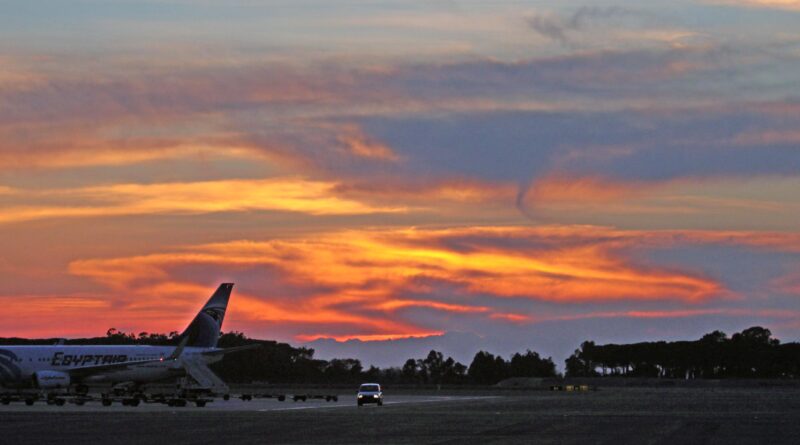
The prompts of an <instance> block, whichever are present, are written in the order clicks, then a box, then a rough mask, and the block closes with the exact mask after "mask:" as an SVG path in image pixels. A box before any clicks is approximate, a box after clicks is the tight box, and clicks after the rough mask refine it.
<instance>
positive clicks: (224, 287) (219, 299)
mask: <svg viewBox="0 0 800 445" xmlns="http://www.w3.org/2000/svg"><path fill="white" fill-rule="evenodd" d="M232 290H233V283H222V284H220V286H219V288H217V291H216V292H214V295H212V296H211V298H209V299H208V302H207V303H206V305H205V306H203V308H202V309H200V312H198V313H197V316H196V317H194V320H192V322H191V323H190V324H189V327H187V328H186V330H185V331H183V333H182V334H181V338H186V337H188V341H187V342H186V346H191V347H201V348H213V347H216V346H217V341H218V340H219V333H220V331H221V330H222V320H223V319H224V318H225V309H226V308H227V307H228V299H229V298H230V296H231V291H232Z"/></svg>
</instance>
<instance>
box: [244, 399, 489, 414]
mask: <svg viewBox="0 0 800 445" xmlns="http://www.w3.org/2000/svg"><path fill="white" fill-rule="evenodd" d="M434 397H435V398H426V399H424V400H395V401H386V402H383V404H384V405H404V404H409V403H417V404H419V403H436V402H453V401H459V402H460V401H464V402H467V401H471V400H488V399H499V398H501V396H465V397H461V396H434ZM370 405H374V404H370ZM357 407H358V406H357V405H355V404H353V405H351V404H343V405H317V406H314V405H312V406H293V407H291V408H283V407H280V408H264V409H259V410H257V411H258V412H269V411H292V410H302V409H326V408H357Z"/></svg>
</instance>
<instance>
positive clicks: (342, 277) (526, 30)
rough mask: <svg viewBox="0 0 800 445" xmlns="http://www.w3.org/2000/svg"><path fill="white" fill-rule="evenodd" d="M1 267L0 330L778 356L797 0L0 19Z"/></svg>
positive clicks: (255, 3) (380, 6)
mask: <svg viewBox="0 0 800 445" xmlns="http://www.w3.org/2000/svg"><path fill="white" fill-rule="evenodd" d="M0 246H2V253H0V301H2V303H3V307H4V310H3V314H2V315H0V336H4V337H8V336H24V337H53V336H56V337H63V336H67V337H74V336H94V335H103V334H105V332H106V330H107V329H108V328H110V327H115V328H117V329H119V330H122V331H126V332H130V331H133V332H141V331H147V332H169V331H174V330H181V329H182V328H183V327H184V326H185V324H186V323H187V322H188V321H189V319H191V318H192V317H193V316H194V314H195V312H196V311H197V309H198V308H199V306H200V305H202V303H203V302H204V301H205V299H206V298H207V297H208V296H209V295H210V294H211V293H212V292H213V290H214V288H215V287H216V286H217V285H218V284H219V283H220V282H223V281H232V282H235V283H236V288H235V290H234V294H233V297H232V300H231V307H229V311H228V315H227V317H226V321H225V326H224V329H225V330H226V331H227V330H237V331H242V332H244V333H245V334H247V335H248V336H251V337H258V338H269V339H277V340H281V341H288V342H290V343H292V344H295V345H299V344H303V343H305V342H310V341H313V340H315V339H319V338H333V339H337V340H340V341H344V340H349V339H360V340H376V341H382V340H390V339H403V338H407V337H422V336H445V337H447V336H452V338H456V339H462V340H461V341H463V342H467V343H470V342H472V341H473V340H474V339H479V341H478V343H476V344H475V345H474V346H475V348H477V347H478V344H480V346H481V347H484V346H485V347H490V348H492V350H493V352H498V353H502V354H507V353H509V352H511V351H516V350H524V349H526V348H531V349H535V350H538V351H540V352H543V353H544V354H545V355H553V357H554V359H556V361H557V362H560V361H561V360H563V358H565V357H566V355H568V354H569V353H570V352H571V351H572V350H573V349H574V348H575V347H577V345H578V344H579V343H580V341H582V340H585V339H595V340H597V341H599V342H633V341H645V340H655V339H696V338H699V337H700V336H701V335H702V334H704V333H706V332H710V331H713V330H715V329H721V330H723V331H726V332H728V333H729V334H730V333H733V332H735V331H738V330H741V329H743V328H747V327H749V326H753V325H762V326H764V327H767V328H769V329H771V330H772V331H773V333H774V334H775V335H776V336H777V337H779V338H780V339H782V340H783V341H797V340H798V339H800V1H797V0H670V1H666V0H656V1H651V2H641V1H632V0H619V1H605V0H592V1H588V0H583V1H573V0H564V1H558V2H554V1H511V0H508V1H491V2H487V1H456V0H438V1H406V0H404V1H371V0H348V1H339V0H314V1H311V0H309V1H305V0H291V1H290V0H286V1H283V0H228V1H214V0H200V1H190V0H147V1H142V0H136V1H134V0H130V1H128V0H76V1H70V2H65V1H62V0H40V1H36V2H30V1H3V0H0ZM387 345H389V343H387ZM470 346H473V345H471V343H470V344H462V345H460V347H463V348H469V347H470ZM387 347H388V346H387ZM400 358H401V359H405V358H407V357H400ZM401 363H402V361H401ZM401 363H398V364H401ZM559 364H560V363H559Z"/></svg>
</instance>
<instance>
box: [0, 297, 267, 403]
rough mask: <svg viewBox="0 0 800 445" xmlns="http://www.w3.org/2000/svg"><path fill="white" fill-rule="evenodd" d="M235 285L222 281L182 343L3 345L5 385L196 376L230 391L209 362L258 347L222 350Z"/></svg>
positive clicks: (0, 368)
mask: <svg viewBox="0 0 800 445" xmlns="http://www.w3.org/2000/svg"><path fill="white" fill-rule="evenodd" d="M232 290H233V283H222V284H221V285H220V286H219V288H217V290H216V292H214V294H213V295H212V296H211V298H210V299H209V300H208V302H207V303H206V304H205V306H203V308H202V309H200V312H198V313H197V315H196V316H195V318H194V319H193V320H192V322H191V323H189V326H188V327H187V328H186V330H184V331H183V333H181V335H180V336H179V337H178V338H179V344H178V346H177V347H176V346H145V345H80V346H77V345H76V346H68V345H61V344H59V345H49V346H39V345H37V346H3V347H0V386H3V387H6V388H17V389H22V388H35V389H39V390H45V391H48V390H57V389H68V390H69V389H73V390H74V391H75V393H77V394H86V393H87V392H88V391H89V386H88V385H90V384H101V383H110V384H112V385H134V386H137V387H138V386H139V385H142V384H146V383H152V382H157V381H164V380H169V379H173V380H174V379H177V378H180V377H183V376H186V375H189V376H191V377H192V378H193V379H194V380H195V381H197V382H198V384H199V385H200V386H202V387H204V388H209V389H210V390H213V391H214V392H220V393H221V392H225V393H227V385H225V383H224V382H223V381H222V380H221V379H220V378H219V377H218V376H217V375H216V374H214V373H213V372H212V371H211V369H209V368H208V365H209V364H211V363H215V362H218V361H220V360H222V357H223V356H224V355H225V354H228V353H231V352H237V351H242V350H245V349H251V348H253V347H257V346H258V345H245V346H239V347H235V348H224V349H222V348H217V342H218V340H219V336H220V330H221V328H222V320H223V319H224V318H225V310H226V308H227V306H228V299H229V298H230V295H231V291H232Z"/></svg>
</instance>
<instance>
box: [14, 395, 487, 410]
mask: <svg viewBox="0 0 800 445" xmlns="http://www.w3.org/2000/svg"><path fill="white" fill-rule="evenodd" d="M496 397H497V396H427V395H426V396H419V395H396V396H385V398H384V402H383V404H384V406H383V407H378V406H376V405H371V404H370V405H364V406H363V407H358V405H357V403H356V398H355V396H341V395H340V396H339V401H338V402H333V401H330V402H326V401H325V400H323V399H309V400H307V401H305V402H303V401H297V402H294V401H292V400H291V399H288V400H286V401H283V402H280V401H278V400H277V399H275V398H265V399H261V398H256V399H253V400H249V401H245V400H240V399H238V398H232V399H230V400H223V399H222V398H216V399H214V401H212V402H209V403H208V404H207V405H206V406H204V407H202V408H199V407H196V406H194V405H193V404H189V405H187V406H185V407H171V406H168V405H166V404H163V403H142V404H140V405H139V406H135V407H134V406H123V405H122V404H121V403H119V402H116V403H114V404H112V405H111V406H103V405H101V404H100V402H99V400H98V401H90V402H86V404H84V405H81V406H78V405H75V404H72V403H67V404H65V405H64V406H56V405H48V404H47V403H46V402H44V401H38V402H36V403H35V404H34V405H32V406H27V405H25V404H24V403H22V402H16V403H12V404H10V405H0V414H3V413H22V412H27V413H48V412H52V413H64V412H74V413H91V412H103V413H115V412H116V413H137V412H183V411H193V412H205V411H211V412H271V411H298V410H332V409H361V410H367V409H381V408H384V407H387V406H393V405H417V404H429V403H459V402H460V403H463V402H469V401H477V400H483V399H491V398H496Z"/></svg>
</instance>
